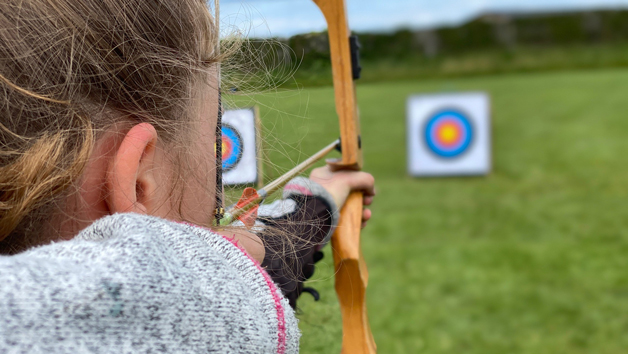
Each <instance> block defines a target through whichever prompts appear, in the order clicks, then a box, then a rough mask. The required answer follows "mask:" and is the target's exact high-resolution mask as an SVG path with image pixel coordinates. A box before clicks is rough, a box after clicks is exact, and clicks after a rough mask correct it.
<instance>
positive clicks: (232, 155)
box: [222, 123, 244, 173]
mask: <svg viewBox="0 0 628 354" xmlns="http://www.w3.org/2000/svg"><path fill="white" fill-rule="evenodd" d="M242 145H243V142H242V137H241V136H240V133H238V131H237V130H236V128H234V127H232V126H231V125H229V124H226V123H223V124H222V171H223V173H224V172H229V171H231V170H232V169H233V168H234V167H236V166H237V165H238V163H239V162H240V160H241V159H242V152H243V151H244V150H243V149H242Z"/></svg>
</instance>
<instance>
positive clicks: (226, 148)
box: [222, 107, 263, 186]
mask: <svg viewBox="0 0 628 354" xmlns="http://www.w3.org/2000/svg"><path fill="white" fill-rule="evenodd" d="M260 133H261V130H260V120H259V110H258V108H257V107H250V108H243V109H234V110H226V111H225V112H224V113H223V116H222V171H223V175H222V176H223V184H224V185H230V186H234V185H236V186H237V185H257V186H261V184H262V181H263V168H262V166H263V165H262V159H261V147H262V146H261V138H260Z"/></svg>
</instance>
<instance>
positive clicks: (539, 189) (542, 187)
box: [238, 70, 628, 354]
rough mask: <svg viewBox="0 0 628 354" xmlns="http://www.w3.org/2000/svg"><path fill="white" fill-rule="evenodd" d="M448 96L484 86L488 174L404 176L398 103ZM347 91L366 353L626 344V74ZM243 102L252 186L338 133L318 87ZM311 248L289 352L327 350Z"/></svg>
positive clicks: (333, 328)
mask: <svg viewBox="0 0 628 354" xmlns="http://www.w3.org/2000/svg"><path fill="white" fill-rule="evenodd" d="M448 90H484V91H487V92H488V93H489V94H490V95H491V98H492V107H493V142H494V144H493V158H494V167H493V172H492V173H491V174H490V175H489V176H486V177H473V178H469V177H467V178H429V179H418V178H411V177H409V176H408V175H407V174H406V152H405V101H406V98H407V97H408V95H411V94H415V93H422V92H439V91H448ZM358 100H359V104H360V109H361V121H362V141H363V146H364V154H365V169H367V170H368V171H370V172H371V173H373V174H374V175H375V177H376V179H377V188H378V196H377V198H376V201H375V203H374V205H373V207H372V210H373V215H374V216H373V219H372V221H371V222H370V224H369V226H368V227H367V228H366V229H365V230H364V231H363V233H362V235H363V236H362V237H363V250H364V255H365V257H366V259H367V262H368V266H369V272H370V283H369V289H368V305H369V316H370V321H371V327H372V330H373V333H374V336H375V340H376V342H377V344H378V349H379V352H380V353H466V354H472V353H478V354H488V353H499V354H503V353H531V354H532V353H534V354H541V353H625V352H626V350H627V348H628V336H627V335H626V333H627V331H628V113H627V112H628V70H600V71H587V72H563V73H555V74H517V75H504V76H490V77H475V78H466V79H453V80H434V81H424V82H404V81H398V82H386V83H372V84H364V85H359V86H358ZM238 101H239V104H242V105H246V104H250V103H252V101H251V100H249V99H246V98H240V99H238ZM254 101H257V102H258V104H260V105H261V107H260V108H261V112H262V119H263V122H264V125H265V128H266V130H267V132H266V138H267V145H266V148H267V150H268V151H269V153H268V159H269V160H270V161H272V162H273V164H276V165H275V166H274V167H273V166H271V165H270V164H269V167H268V168H267V178H268V179H272V178H273V177H276V176H277V175H278V173H279V172H281V171H284V170H285V169H287V168H288V167H289V166H290V165H291V163H293V162H295V161H298V160H303V159H304V158H305V157H306V156H307V155H308V154H311V153H313V152H315V151H316V150H317V149H319V148H321V147H322V146H324V145H326V144H327V143H328V142H330V141H332V140H333V139H334V138H335V137H337V136H338V131H337V122H336V120H337V118H336V116H335V113H334V105H333V91H332V89H331V88H329V87H324V88H315V89H306V90H302V91H288V92H282V93H278V94H268V95H258V96H255V98H254ZM279 142H281V143H279ZM326 256H327V257H326V258H325V259H324V260H323V261H322V263H323V264H322V265H321V266H320V267H318V271H317V275H316V280H314V281H312V282H310V284H309V285H310V286H314V287H316V288H318V289H319V290H320V292H321V295H322V300H321V301H320V302H314V301H313V300H312V299H311V297H309V295H307V294H306V295H304V297H303V298H302V299H301V301H300V306H301V313H300V315H299V318H300V326H301V329H302V331H303V337H302V340H301V343H302V344H301V348H302V352H303V353H339V351H340V343H341V336H342V331H341V323H340V315H339V309H338V303H337V300H336V296H335V293H334V290H333V269H332V260H331V258H332V257H331V253H330V250H329V248H328V249H327V254H326Z"/></svg>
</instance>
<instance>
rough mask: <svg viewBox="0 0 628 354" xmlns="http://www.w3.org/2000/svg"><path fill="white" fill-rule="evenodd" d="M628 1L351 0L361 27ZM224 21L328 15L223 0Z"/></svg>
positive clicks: (257, 23)
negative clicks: (496, 12)
mask: <svg viewBox="0 0 628 354" xmlns="http://www.w3.org/2000/svg"><path fill="white" fill-rule="evenodd" d="M613 7H628V0H347V11H348V13H349V24H350V26H351V28H352V29H353V30H357V31H387V30H394V29H398V28H402V27H405V28H429V27H437V26H442V25H457V24H459V23H461V22H464V21H466V20H468V19H469V18H471V17H472V16H475V15H477V14H479V13H481V12H485V11H543V10H552V11H554V10H578V9H587V8H613ZM220 13H221V16H222V19H221V26H223V27H222V28H223V29H225V30H223V31H222V32H223V33H226V32H228V29H230V30H234V29H238V30H239V31H240V32H242V33H244V34H245V35H248V36H251V37H272V36H278V37H288V36H291V35H294V34H298V33H306V32H312V31H321V30H324V29H325V28H326V24H325V20H324V18H323V16H322V15H321V13H320V11H319V9H318V8H317V7H316V5H315V4H314V3H313V2H312V1H311V0H222V1H221V8H220Z"/></svg>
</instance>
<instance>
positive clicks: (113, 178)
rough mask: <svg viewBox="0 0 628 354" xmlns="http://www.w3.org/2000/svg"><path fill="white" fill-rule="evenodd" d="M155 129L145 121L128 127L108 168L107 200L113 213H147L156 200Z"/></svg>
mask: <svg viewBox="0 0 628 354" xmlns="http://www.w3.org/2000/svg"><path fill="white" fill-rule="evenodd" d="M156 144H157V131H156V130H155V127H153V126H152V125H151V124H148V123H140V124H137V125H135V126H134V127H133V128H131V130H129V131H128V132H127V133H126V135H125V136H124V138H123V139H122V142H121V143H120V145H119V147H118V150H117V151H115V153H114V157H113V160H112V161H111V163H110V165H109V167H108V169H107V188H108V189H109V193H108V198H107V204H108V207H109V211H110V212H111V213H112V214H113V213H125V212H134V213H139V214H146V213H147V211H149V210H151V209H152V207H153V206H154V204H155V200H154V199H155V190H156V187H157V186H156V183H155V176H154V163H155V146H156Z"/></svg>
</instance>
